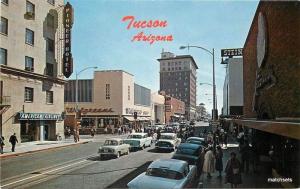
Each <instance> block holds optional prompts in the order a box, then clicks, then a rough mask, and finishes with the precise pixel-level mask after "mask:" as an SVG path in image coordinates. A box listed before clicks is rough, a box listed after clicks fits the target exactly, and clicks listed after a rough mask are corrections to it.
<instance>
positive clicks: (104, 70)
mask: <svg viewBox="0 0 300 189" xmlns="http://www.w3.org/2000/svg"><path fill="white" fill-rule="evenodd" d="M95 72H124V73H127V74H129V75H132V76H134V75H133V74H131V73H129V72H127V71H124V70H95Z"/></svg>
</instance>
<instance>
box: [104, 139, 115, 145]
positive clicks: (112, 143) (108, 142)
mask: <svg viewBox="0 0 300 189" xmlns="http://www.w3.org/2000/svg"><path fill="white" fill-rule="evenodd" d="M104 145H105V146H118V141H116V140H106V141H105V142H104Z"/></svg>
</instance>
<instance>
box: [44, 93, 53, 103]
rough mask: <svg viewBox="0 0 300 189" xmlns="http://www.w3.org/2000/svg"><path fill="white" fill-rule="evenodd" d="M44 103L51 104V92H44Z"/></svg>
mask: <svg viewBox="0 0 300 189" xmlns="http://www.w3.org/2000/svg"><path fill="white" fill-rule="evenodd" d="M46 103H47V104H53V91H46Z"/></svg>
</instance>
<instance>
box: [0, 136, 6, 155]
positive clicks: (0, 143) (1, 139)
mask: <svg viewBox="0 0 300 189" xmlns="http://www.w3.org/2000/svg"><path fill="white" fill-rule="evenodd" d="M4 145H5V144H4V137H3V136H1V137H0V152H1V154H3V149H4Z"/></svg>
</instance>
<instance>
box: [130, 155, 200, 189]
mask: <svg viewBox="0 0 300 189" xmlns="http://www.w3.org/2000/svg"><path fill="white" fill-rule="evenodd" d="M196 172H197V170H196V166H194V165H188V163H187V162H185V161H181V160H175V159H159V160H156V161H154V162H152V163H151V164H150V165H149V167H148V168H147V170H146V172H144V173H142V174H140V175H139V176H137V177H136V178H134V179H133V180H132V181H130V182H129V183H128V184H127V186H128V188H130V189H144V188H147V189H158V188H162V189H163V188H166V189H169V188H170V189H171V188H172V189H173V188H178V189H179V188H189V187H194V186H193V185H194V184H195V181H196Z"/></svg>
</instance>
